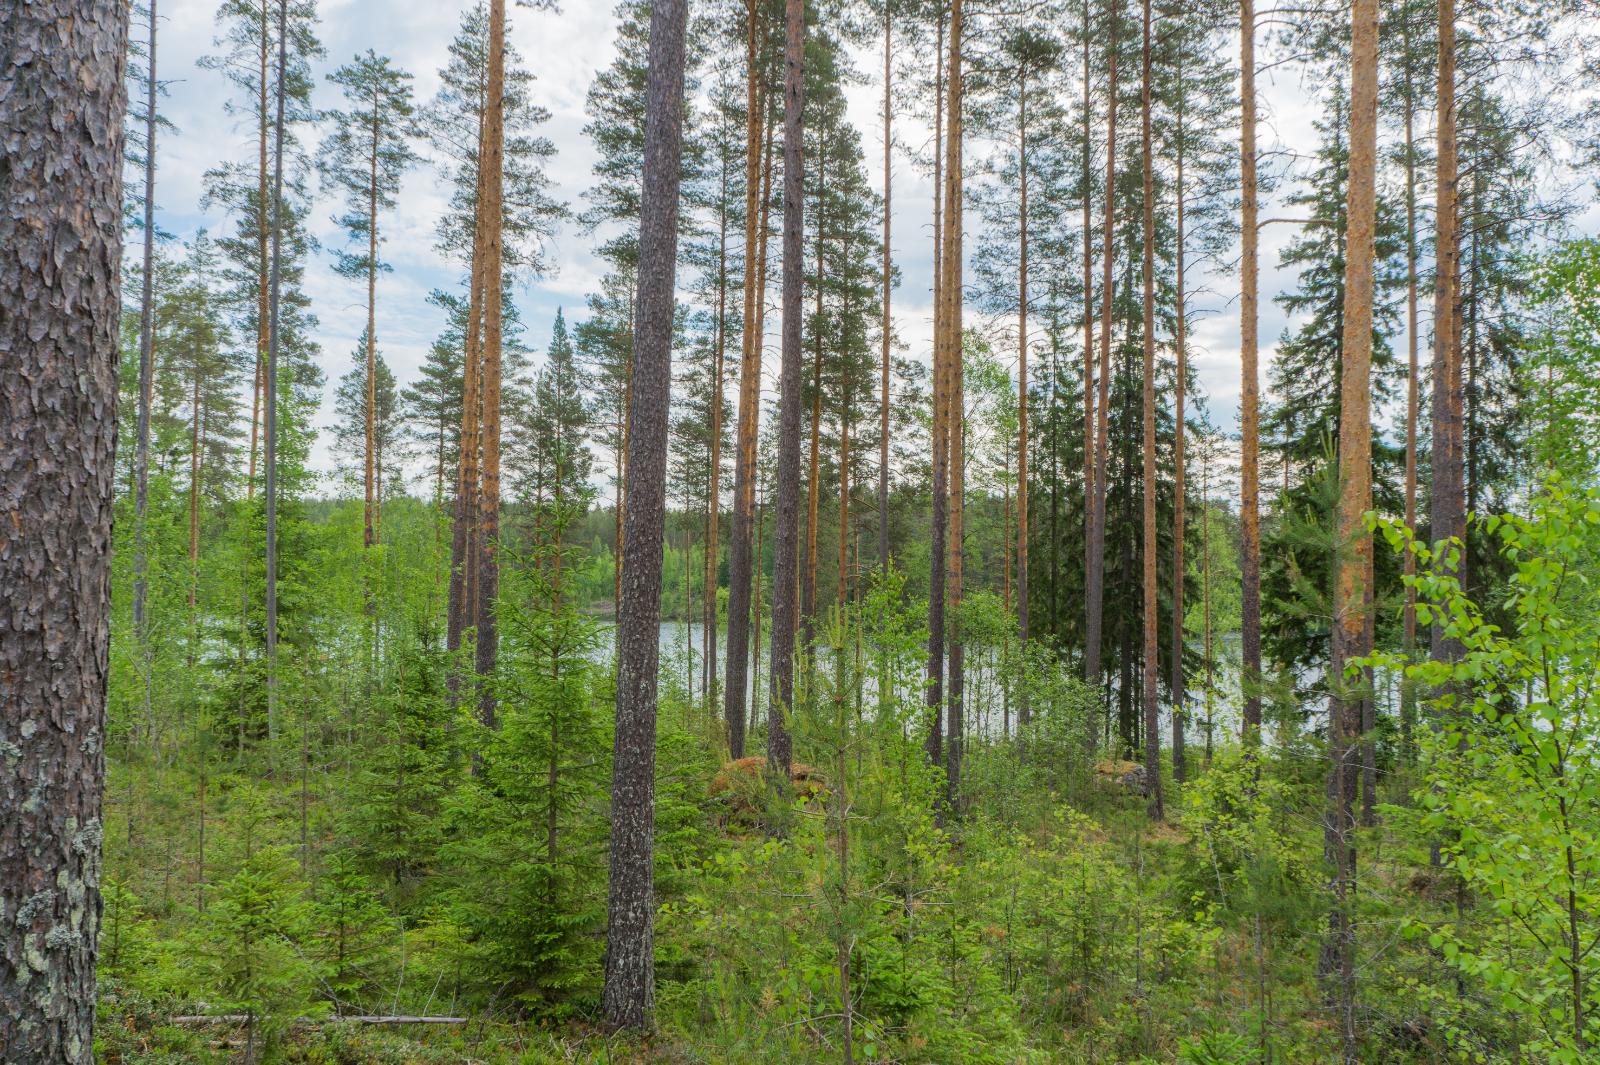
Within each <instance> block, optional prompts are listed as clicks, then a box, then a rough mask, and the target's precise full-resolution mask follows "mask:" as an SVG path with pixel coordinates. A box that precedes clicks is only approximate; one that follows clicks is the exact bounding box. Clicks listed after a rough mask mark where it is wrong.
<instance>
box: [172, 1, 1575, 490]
mask: <svg viewBox="0 0 1600 1065" xmlns="http://www.w3.org/2000/svg"><path fill="white" fill-rule="evenodd" d="M463 7H464V4H462V3H417V4H401V3H395V2H393V0H384V2H379V0H321V2H320V3H319V5H318V11H319V15H320V18H321V24H320V36H321V40H322V42H323V45H324V47H325V49H326V56H325V57H324V58H323V59H322V60H320V61H319V62H318V63H317V65H316V68H315V71H314V72H315V75H316V78H317V82H318V84H317V86H316V89H315V91H314V94H313V102H314V104H315V105H316V106H318V107H321V108H330V107H335V106H339V105H340V100H339V92H338V89H337V87H336V86H334V85H332V84H331V83H329V82H328V81H327V80H326V75H327V74H328V73H329V72H331V71H332V70H334V69H335V68H337V67H338V66H339V65H341V64H343V63H346V62H349V61H350V60H351V59H352V58H353V57H354V56H355V55H356V54H357V53H358V52H364V51H366V50H367V49H368V48H371V49H374V50H376V51H377V52H378V53H380V54H384V55H388V56H389V57H390V58H391V59H392V60H393V61H394V63H395V64H396V65H397V66H399V67H401V68H402V69H404V70H406V71H409V72H410V73H411V74H412V75H413V76H414V79H415V80H414V84H413V88H414V90H415V95H416V98H417V100H418V101H419V102H420V101H426V100H427V99H429V98H431V97H432V96H433V94H434V92H435V90H436V89H437V88H438V84H439V76H438V70H439V68H440V67H441V66H442V65H443V64H444V62H445V59H446V50H447V47H448V45H449V42H450V40H451V39H452V38H453V37H454V36H455V33H456V30H457V28H458V25H459V21H460V14H461V11H462V10H463ZM216 8H217V0H163V2H162V3H161V5H160V10H161V15H162V22H161V25H160V39H159V60H160V71H161V75H162V78H163V81H164V82H166V91H167V94H168V95H167V99H166V100H165V101H164V102H163V104H162V109H163V113H164V114H165V115H166V117H167V118H168V119H169V120H170V121H171V122H172V123H173V125H174V126H175V127H176V129H175V130H174V131H170V132H166V133H164V134H163V135H162V136H161V139H160V142H159V144H158V148H157V160H158V166H159V172H158V179H157V180H158V185H157V206H158V216H157V222H158V226H159V227H160V228H161V229H163V230H166V231H168V232H171V233H174V234H176V235H177V236H179V237H181V238H184V239H188V238H189V237H192V236H193V234H194V233H195V231H196V230H197V229H199V228H202V227H205V228H208V229H210V230H211V231H212V232H213V233H216V232H219V231H221V230H222V229H224V227H225V226H226V225H228V222H227V220H226V219H225V218H223V217H221V216H220V215H218V214H216V213H214V212H206V211H203V210H202V209H201V207H200V204H201V200H202V193H203V189H202V181H203V175H204V173H205V171H206V169H207V168H209V167H211V166H214V165H215V164H216V163H217V162H218V161H219V160H221V159H224V158H229V159H242V158H248V157H249V156H250V155H251V154H252V153H253V152H254V139H253V133H252V131H251V129H250V125H249V122H248V120H241V119H240V118H238V117H237V116H234V115H230V114H228V113H227V111H226V109H225V108H224V106H223V102H224V101H225V100H226V99H228V98H229V96H230V89H231V87H230V86H229V85H227V84H226V82H225V81H224V80H223V78H222V75H221V74H220V73H218V72H215V71H209V70H204V69H201V68H200V67H199V66H197V62H196V61H197V60H198V59H199V58H200V57H201V56H203V55H206V54H208V53H210V52H213V51H215V50H216V48H215V45H214V37H215V36H216V34H217V26H216V22H215V13H216ZM509 17H510V26H511V31H510V32H511V37H512V41H513V44H514V46H515V47H516V48H517V49H518V50H519V51H520V52H521V53H522V55H523V57H524V58H525V60H526V62H527V65H528V66H529V67H530V68H531V70H532V71H533V72H534V74H535V76H536V79H537V80H536V82H535V84H534V86H533V95H534V98H535V100H536V102H537V103H539V104H541V105H542V106H544V107H546V108H547V109H548V110H549V112H550V116H551V117H550V121H549V122H548V123H547V124H546V125H545V127H544V129H543V132H544V134H545V135H546V136H548V137H549V138H550V140H552V141H553V142H554V144H555V145H556V148H557V155H556V157H555V159H554V160H553V162H552V164H551V167H550V176H551V179H552V183H553V189H552V192H553V195H554V196H555V197H556V198H557V199H560V200H564V201H565V202H566V203H567V204H568V205H569V206H570V207H571V208H572V209H573V211H574V212H576V211H578V210H581V209H582V208H583V206H584V205H585V203H584V192H585V189H586V188H587V187H588V185H589V178H590V174H591V168H592V167H593V165H594V162H595V153H594V149H593V147H592V145H591V144H590V142H589V139H588V138H587V137H586V136H585V135H584V134H583V127H584V125H585V123H586V121H587V116H586V115H585V113H584V103H585V97H586V94H587V92H588V89H589V86H590V83H591V82H592V80H593V78H594V76H595V73H596V72H597V71H599V70H602V69H604V68H605V67H606V66H607V65H609V64H610V63H611V61H612V59H613V58H614V54H615V20H614V17H613V13H612V5H611V4H610V3H609V2H608V0H566V2H565V3H563V4H562V6H561V10H559V11H535V10H529V9H526V8H521V7H516V6H512V7H511V8H510V13H509ZM877 54H881V53H877ZM877 54H863V55H862V56H860V57H859V60H860V61H859V62H858V64H857V65H858V66H859V67H860V68H861V69H863V70H865V71H867V72H869V74H870V72H874V71H876V70H879V69H881V67H880V66H879V65H878V64H879V60H878V59H877ZM1316 95H1317V94H1316V92H1315V91H1314V88H1313V87H1309V86H1307V85H1305V84H1303V83H1302V81H1301V75H1300V74H1299V73H1298V71H1297V68H1296V67H1294V66H1293V65H1284V66H1279V67H1276V68H1275V69H1273V70H1269V71H1267V72H1265V73H1264V74H1263V75H1262V77H1261V85H1260V96H1261V126H1260V133H1259V138H1260V141H1261V147H1262V149H1263V152H1272V153H1273V158H1275V159H1277V160H1280V161H1282V160H1295V159H1301V158H1304V157H1306V156H1309V154H1310V152H1311V151H1312V150H1313V149H1314V148H1315V144H1316V136H1315V133H1314V130H1313V126H1312V123H1313V121H1314V120H1315V119H1316V118H1317V117H1318V106H1319V105H1318V103H1317V101H1316ZM847 98H848V101H849V109H850V115H851V118H852V121H853V122H854V124H855V125H856V127H857V128H858V129H859V130H860V131H861V133H862V146H863V150H864V151H865V153H866V156H867V171H868V174H869V176H870V178H871V180H872V182H873V183H874V185H875V187H877V188H879V189H880V191H881V187H882V170H881V165H882V164H881V158H882V135H881V123H882V117H881V116H882V86H881V82H879V81H877V80H876V75H872V76H869V78H868V79H867V80H866V81H865V83H863V84H860V85H856V86H853V87H851V88H850V89H849V91H848V93H847ZM896 126H897V129H896V139H897V141H899V142H900V143H901V144H912V145H916V144H919V143H920V142H921V141H925V140H927V139H929V138H928V132H927V130H926V127H923V126H920V125H919V124H918V123H917V121H916V120H915V119H914V118H911V117H909V116H902V117H900V118H897V120H896ZM1417 135H1418V136H1419V137H1425V136H1431V131H1430V130H1418V133H1417ZM972 153H973V155H974V156H981V154H982V146H981V145H975V146H973V148H972ZM1304 165H1305V164H1304V163H1295V162H1290V163H1289V164H1288V166H1289V176H1290V178H1291V181H1285V182H1283V183H1281V184H1280V187H1279V191H1278V192H1277V193H1276V194H1275V195H1274V196H1273V197H1272V198H1270V199H1267V200H1265V201H1264V202H1263V204H1262V215H1261V216H1262V217H1263V218H1266V217H1271V216H1273V215H1274V214H1275V213H1276V214H1282V213H1284V212H1282V211H1274V209H1273V208H1274V204H1275V203H1276V204H1278V205H1279V206H1281V201H1282V199H1283V197H1284V196H1285V195H1287V193H1288V191H1289V190H1290V188H1291V187H1292V178H1293V176H1294V174H1295V173H1296V168H1300V169H1303V167H1304ZM892 192H893V207H894V210H893V224H894V237H893V250H894V257H895V261H896V263H897V264H898V266H899V267H900V270H901V272H902V280H901V284H900V286H899V288H898V289H897V290H896V291H895V294H894V299H893V310H894V318H895V327H896V332H897V333H898V335H899V337H900V338H901V340H902V342H903V343H904V344H905V346H906V352H907V353H908V354H910V355H911V356H913V357H917V358H922V359H926V358H927V356H928V353H929V351H930V350H931V338H932V331H933V330H932V297H931V279H932V231H931V224H930V220H931V216H932V202H933V201H932V180H931V176H930V175H927V174H924V173H922V172H920V171H919V170H918V169H917V168H916V167H914V166H913V165H912V164H911V162H910V160H909V158H907V156H906V155H905V154H904V153H903V152H901V153H897V155H896V158H895V163H894V178H893V189H892ZM445 199H446V185H445V182H444V181H443V180H442V174H441V172H440V171H439V170H438V169H437V168H435V167H433V166H429V165H423V166H420V167H418V168H416V169H414V170H413V171H411V172H410V173H409V174H408V175H407V176H406V178H405V181H404V185H403V189H402V192H401V195H400V197H399V200H398V207H397V210H396V211H395V212H394V213H393V215H392V216H390V217H389V218H387V219H386V220H385V221H384V228H385V230H386V232H387V235H388V244H387V247H386V250H385V255H386V258H387V259H388V260H389V261H390V262H391V263H392V265H393V272H392V273H389V274H386V275H383V276H382V277H381V278H380V280H379V289H378V338H379V347H380V349H381V351H382V353H383V356H384V358H385V360H386V361H387V362H388V364H389V366H390V368H391V370H392V371H393V373H394V374H395V376H396V378H397V379H398V380H399V382H400V383H401V384H402V385H405V384H407V383H409V382H410V381H412V380H413V379H414V378H415V376H416V373H417V369H418V367H419V366H420V365H421V363H422V361H423V359H424V357H425V355H426V353H427V351H428V347H429V345H430V344H431V343H432V341H433V339H434V337H435V336H436V335H437V334H438V333H439V332H440V330H441V327H442V325H443V315H442V314H441V313H440V312H439V311H438V309H437V308H435V307H434V306H432V305H431V304H429V303H428V302H427V296H428V293H429V292H430V291H432V290H433V289H435V288H445V289H452V288H454V287H456V286H457V285H458V284H459V282H460V277H459V271H458V268H457V267H455V266H453V265H451V264H449V263H447V262H446V261H445V260H444V258H443V257H442V256H441V255H439V253H438V252H437V251H435V249H434V239H435V237H434V226H435V223H436V220H437V219H438V218H439V216H440V215H441V213H442V212H443V209H444V206H445ZM336 210H337V204H336V203H335V202H334V201H333V199H332V198H331V197H329V196H325V195H320V196H319V197H318V199H317V200H316V202H315V204H314V206H313V208H312V211H311V216H310V219H309V225H310V229H311V231H312V233H313V234H314V235H315V236H316V237H317V239H318V240H319V241H320V243H321V244H322V250H321V251H320V252H319V253H318V254H316V255H315V256H314V258H313V260H312V261H311V262H310V263H309V264H308V265H307V270H306V278H305V289H306V291H307V293H308V294H309V296H310V298H311V300H312V306H313V311H314V312H315V314H316V315H317V317H318V319H319V323H320V324H319V327H318V329H317V332H316V337H315V339H317V340H318V341H319V342H320V344H321V348H322V361H323V367H324V369H325V371H326V373H327V377H328V387H327V389H326V390H325V395H324V401H323V408H322V411H321V414H320V416H319V427H321V428H323V429H327V428H329V427H330V426H331V425H332V422H333V385H334V383H335V382H336V381H337V379H338V378H339V377H340V376H341V375H342V374H343V373H345V372H346V371H347V370H348V369H349V368H350V366H351V364H352V359H353V356H354V352H355V349H356V344H357V340H358V338H359V336H360V335H361V332H362V330H363V328H364V326H365V324H366V321H365V317H366V310H365V287H364V284H363V283H362V282H359V281H355V280H350V279H346V278H341V277H339V276H338V275H337V274H336V273H335V272H334V270H333V262H334V258H333V250H334V249H336V248H338V247H340V246H342V245H343V242H344V236H343V234H342V232H341V231H340V230H339V229H338V227H337V226H336V225H335V224H334V223H333V221H332V218H333V215H334V214H335V212H336ZM973 214H974V215H975V212H973ZM969 217H970V216H969ZM1294 228H1295V227H1293V226H1289V225H1278V226H1268V227H1266V228H1265V229H1263V230H1262V231H1261V235H1262V242H1261V296H1262V299H1261V320H1260V336H1261V344H1262V351H1261V356H1262V382H1263V387H1265V382H1266V366H1267V363H1268V360H1270V358H1271V355H1272V350H1273V348H1274V346H1275V344H1276V342H1277V340H1278V339H1279V337H1280V336H1281V335H1282V333H1283V331H1284V328H1285V325H1286V324H1288V323H1287V319H1286V317H1285V315H1284V313H1283V311H1282V310H1281V309H1280V308H1279V307H1278V306H1277V304H1276V303H1274V302H1273V301H1272V299H1271V297H1272V296H1273V295H1274V294H1275V293H1278V292H1282V291H1285V290H1287V289H1289V288H1292V287H1293V283H1294V272H1293V271H1292V270H1287V269H1284V268H1281V267H1280V266H1279V265H1278V258H1279V252H1280V251H1281V249H1282V248H1283V247H1284V246H1285V245H1286V244H1287V243H1288V242H1289V241H1290V240H1292V239H1293V237H1294V235H1295V234H1294ZM1578 228H1579V229H1581V230H1583V231H1585V232H1594V231H1595V230H1596V229H1600V210H1596V209H1594V208H1591V209H1590V210H1589V211H1588V212H1587V213H1586V214H1585V215H1584V216H1583V217H1582V218H1580V219H1579V224H1578ZM974 235H975V234H974V231H973V228H972V223H970V222H969V229H968V238H967V247H968V249H969V254H970V250H971V248H972V247H973V245H974ZM593 243H594V238H591V237H588V236H585V235H584V234H583V233H581V232H579V231H578V229H577V227H576V225H575V224H573V223H568V224H566V225H565V226H564V227H563V228H562V229H561V230H560V231H559V232H558V233H557V235H556V238H555V241H554V244H553V246H552V247H551V249H550V251H551V258H552V260H553V262H554V263H555V264H556V268H555V269H554V270H553V271H552V272H551V274H550V275H549V276H546V277H544V278H542V279H538V280H535V281H531V282H529V283H527V284H525V285H522V286H520V287H519V288H518V289H517V290H516V291H515V292H514V294H513V298H514V299H515V301H516V303H517V306H518V308H519V310H520V311H521V315H522V319H523V321H524V323H525V325H526V334H525V338H524V339H525V340H526V342H527V343H528V344H529V345H530V346H531V347H532V348H533V349H534V351H535V363H536V364H537V362H538V361H539V359H540V358H542V354H543V348H544V346H545V344H546V343H547V342H548V339H549V335H550V325H551V322H552V320H553V319H554V317H555V314H556V312H557V310H558V308H564V309H565V312H566V316H567V318H568V321H569V324H570V323H573V322H575V321H578V320H581V319H582V318H583V316H584V314H585V295H586V294H587V293H588V292H590V291H592V290H594V289H596V288H597V287H598V283H599V279H600V276H601V274H602V272H603V264H602V263H601V262H600V261H599V260H598V258H597V257H596V256H595V255H594V254H593V248H592V245H593ZM1191 283H1192V284H1193V285H1194V286H1195V287H1196V290H1197V291H1198V290H1199V289H1200V288H1202V287H1203V288H1205V289H1207V290H1208V291H1207V292H1206V293H1205V294H1204V295H1203V296H1201V297H1200V298H1199V299H1198V300H1197V301H1196V306H1195V308H1194V310H1192V311H1191V321H1190V340H1191V344H1190V349H1189V350H1190V365H1191V373H1192V374H1193V376H1194V378H1195V379H1196V381H1197V383H1198V387H1199V390H1200V391H1201V392H1202V393H1203V394H1204V395H1205V396H1206V399H1207V403H1208V405H1209V408H1210V411H1211V418H1212V421H1213V423H1214V424H1216V425H1217V426H1219V427H1221V428H1223V429H1224V430H1227V431H1230V432H1231V431H1235V430H1236V427H1237V417H1238V396H1239V391H1240V380H1239V336H1238V305H1237V290H1238V286H1237V280H1236V278H1235V277H1233V276H1232V275H1231V274H1226V273H1218V274H1213V275H1210V276H1206V275H1202V276H1199V277H1196V278H1194V279H1193V280H1192V282H1191ZM775 291H776V286H774V293H773V294H772V296H769V298H773V297H775ZM1424 304H1426V301H1424ZM1424 316H1425V317H1426V305H1424ZM776 318H777V316H776V315H769V321H770V322H771V323H772V332H773V334H774V336H773V337H769V338H768V345H767V346H768V353H767V374H766V380H765V384H764V388H765V389H766V391H767V393H768V394H769V397H770V395H771V393H772V392H773V391H774V389H775V379H776V352H775V347H774V339H775V334H776ZM968 320H969V323H971V322H973V321H981V319H979V318H977V316H976V315H970V314H969V319H968ZM1423 328H1424V329H1426V328H1427V327H1426V323H1424V326H1423ZM1424 343H1425V341H1424ZM1011 357H1012V358H1014V356H1011ZM733 394H734V393H733V391H732V390H730V397H731V396H732V395H733ZM334 463H335V459H334V456H333V453H332V434H331V433H330V432H322V433H320V434H319V441H318V444H317V446H316V448H315V450H314V451H313V453H312V464H313V466H314V467H315V468H317V469H318V470H319V471H322V472H328V471H331V470H332V469H333V467H334Z"/></svg>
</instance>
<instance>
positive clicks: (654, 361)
mask: <svg viewBox="0 0 1600 1065" xmlns="http://www.w3.org/2000/svg"><path fill="white" fill-rule="evenodd" d="M496 2H497V3H498V2H501V0H496ZM687 15H688V4H687V0H655V3H654V8H653V11H652V13H651V18H650V65H649V75H648V79H649V80H648V89H647V94H648V96H647V100H648V102H647V109H646V116H645V158H644V189H643V196H642V198H641V211H640V219H639V314H638V319H637V322H636V324H635V333H636V346H635V348H634V355H633V388H632V394H631V397H630V399H631V407H630V409H629V412H628V422H629V425H630V426H631V430H630V438H629V455H628V463H627V477H628V482H627V499H628V513H627V540H626V544H627V546H626V551H627V557H626V560H625V565H624V570H623V573H624V584H623V589H622V591H623V600H622V602H621V603H619V604H618V611H617V710H616V715H617V716H616V732H615V738H614V742H613V755H612V769H611V867H610V881H609V895H608V898H607V909H606V962H605V990H604V994H603V1004H604V1010H605V1019H606V1023H607V1024H609V1025H611V1026H613V1027H616V1028H628V1029H644V1028H648V1027H650V1025H651V1022H652V1015H653V1012H654V1007H655V907H656V900H655V876H654V862H655V747H656V681H657V676H656V671H657V666H658V664H659V663H658V657H659V654H660V646H661V644H660V633H659V628H660V624H661V546H662V535H663V533H664V523H665V517H666V480H667V415H668V410H669V407H670V405H671V395H670V393H671V387H672V319H673V293H674V286H675V278H676V272H677V263H678V184H679V175H680V172H681V159H682V153H683V52H684V25H685V22H686V21H687Z"/></svg>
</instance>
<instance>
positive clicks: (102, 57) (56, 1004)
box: [0, 0, 128, 1065]
mask: <svg viewBox="0 0 1600 1065" xmlns="http://www.w3.org/2000/svg"><path fill="white" fill-rule="evenodd" d="M127 34H128V6H127V5H126V4H122V3H111V2H107V0H76V2H74V0H40V2H34V3H26V4H22V3H11V4H5V5H0V85H3V86H5V90H4V91H0V130H3V131H4V133H3V134H0V138H3V140H0V144H3V148H0V307H4V308H5V313H4V314H0V351H3V352H4V353H5V355H4V357H3V358H0V471H4V472H3V473H0V588H4V589H5V591H4V593H3V597H0V604H3V605H0V810H4V811H5V815H4V816H3V817H0V1048H3V1049H0V1056H3V1057H5V1058H6V1060H8V1061H17V1062H28V1063H30V1065H33V1063H38V1065H89V1063H91V1062H92V1061H93V1059H94V1049H93V1034H94V1008H95V973H94V968H95V957H96V935H97V933H98V931H99V924H100V840H101V794H102V788H103V784H104V778H105V708H106V678H107V649H108V645H109V623H110V612H111V602H110V594H111V593H110V576H111V513H112V492H113V481H114V478H115V468H114V451H115V447H116V436H117V434H116V410H117V383H116V373H117V352H118V324H119V319H120V315H121V293H120V290H119V271H120V266H121V258H122V149H123V126H122V123H123V113H124V109H125V108H126V105H127V96H126V87H125V84H124V81H123V77H124V69H125V68H124V64H125V62H126V58H125V57H126V45H127Z"/></svg>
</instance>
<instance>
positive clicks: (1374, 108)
mask: <svg viewBox="0 0 1600 1065" xmlns="http://www.w3.org/2000/svg"><path fill="white" fill-rule="evenodd" d="M1350 21H1351V74H1350V179H1349V190H1348V194H1347V195H1348V203H1347V208H1346V217H1347V223H1346V255H1345V278H1344V287H1345V297H1344V336H1343V359H1342V373H1341V381H1340V390H1339V391H1340V396H1339V403H1340V407H1339V410H1340V414H1339V484H1340V490H1339V517H1338V537H1337V541H1336V543H1337V548H1336V550H1335V556H1334V566H1335V574H1334V603H1333V611H1334V628H1333V658H1332V663H1331V665H1330V670H1329V675H1330V678H1331V680H1332V683H1333V693H1332V698H1331V699H1330V700H1329V721H1328V737H1329V742H1328V758H1329V767H1328V794H1329V798H1330V800H1331V801H1330V808H1329V810H1328V815H1327V821H1326V823H1325V825H1324V850H1325V853H1326V857H1327V859H1328V864H1329V865H1330V867H1331V870H1332V876H1333V912H1332V913H1331V915H1330V919H1329V924H1328V938H1329V944H1328V949H1327V950H1326V951H1325V953H1326V955H1327V956H1328V958H1329V961H1330V962H1331V964H1330V965H1329V966H1328V975H1329V977H1330V978H1331V979H1332V980H1333V982H1334V987H1335V989H1336V990H1335V993H1334V996H1333V997H1334V1001H1335V1004H1336V1005H1337V1008H1338V1017H1339V1033H1340V1044H1341V1047H1342V1051H1343V1060H1344V1061H1345V1062H1346V1063H1348V1065H1354V1063H1355V1061H1356V1035H1357V1033H1356V1019H1355V991H1356V989H1355V926H1354V918H1353V915H1352V913H1351V905H1352V902H1353V894H1354V890H1355V861H1356V852H1355V817H1354V809H1353V804H1354V800H1355V795H1356V789H1357V773H1356V769H1357V759H1356V757H1355V754H1356V744H1355V740H1356V738H1357V737H1358V736H1359V734H1360V732H1361V719H1362V692H1361V684H1360V682H1359V681H1358V682H1356V683H1354V684H1351V683H1350V682H1348V681H1347V680H1346V679H1345V678H1344V667H1345V664H1346V663H1347V662H1349V661H1350V660H1351V659H1354V658H1357V657H1359V656H1361V655H1364V654H1366V653H1367V652H1368V650H1369V648H1368V647H1367V646H1366V638H1367V635H1368V633H1369V629H1368V625H1367V613H1368V606H1369V601H1368V591H1367V588H1368V585H1369V583H1370V573H1371V557H1372V536H1371V534H1370V533H1368V532H1367V531H1366V527H1365V515H1366V512H1367V511H1368V510H1370V509H1371V508H1372V400H1371V366H1372V318H1373V308H1372V303H1373V294H1374V285H1373V280H1374V279H1373V274H1374V269H1373V267H1374V263H1373V259H1374V230H1375V226H1376V178H1377V118H1378V0H1355V3H1354V4H1353V6H1352V8H1351V19H1350Z"/></svg>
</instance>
